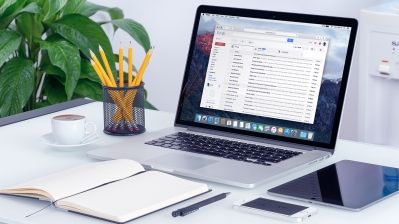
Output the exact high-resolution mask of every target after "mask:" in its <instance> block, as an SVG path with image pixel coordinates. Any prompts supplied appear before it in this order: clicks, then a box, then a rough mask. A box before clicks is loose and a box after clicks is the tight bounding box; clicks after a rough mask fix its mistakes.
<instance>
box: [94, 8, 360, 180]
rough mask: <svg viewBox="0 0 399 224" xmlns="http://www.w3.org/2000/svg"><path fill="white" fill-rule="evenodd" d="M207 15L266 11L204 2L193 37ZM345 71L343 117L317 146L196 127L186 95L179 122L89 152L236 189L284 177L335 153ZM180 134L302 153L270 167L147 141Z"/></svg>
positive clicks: (347, 57)
mask: <svg viewBox="0 0 399 224" xmlns="http://www.w3.org/2000/svg"><path fill="white" fill-rule="evenodd" d="M203 13H211V14H212V13H215V14H227V15H241V14H242V15H243V16H249V15H258V16H261V15H262V16H263V15H264V14H265V13H266V12H264V11H256V10H244V9H233V8H224V7H213V6H200V7H199V8H198V11H197V18H196V25H195V26H194V31H193V39H194V37H195V35H196V29H197V25H198V20H199V17H200V16H201V15H203ZM267 13H269V14H270V15H269V17H270V18H276V17H279V16H281V18H282V19H286V17H287V15H288V17H290V16H292V15H296V17H295V18H298V19H301V17H303V18H304V20H305V21H309V20H315V21H320V20H321V21H323V22H326V23H327V21H329V22H332V23H333V24H334V23H344V24H346V22H347V21H338V22H337V21H334V18H332V17H326V18H325V17H319V16H310V15H300V14H289V13H275V12H267ZM267 13H266V14H267ZM273 16H274V17H273ZM290 18H291V17H290ZM330 20H332V21H330ZM338 20H339V19H338ZM349 25H351V27H352V28H356V27H355V25H353V24H349ZM349 25H348V26H349ZM355 30H356V29H355ZM354 32H355V31H354ZM353 36H354V34H353V32H352V33H351V39H350V41H349V43H348V45H349V47H348V53H347V55H346V61H345V64H348V63H349V64H350V60H351V56H352V51H353V44H354V40H353V38H354V37H353ZM194 41H195V40H192V43H191V46H190V51H192V48H193V43H194ZM190 54H191V53H190ZM190 54H189V59H188V64H189V61H191V59H190V58H191V55H190ZM187 66H188V65H187ZM186 69H187V68H186ZM343 73H344V76H343V77H342V83H343V84H342V85H341V86H343V90H341V91H340V98H339V100H338V101H339V102H338V103H337V109H336V113H337V114H338V115H337V116H335V119H334V127H333V131H332V132H331V133H332V135H331V140H330V142H329V143H325V144H323V143H322V144H319V143H314V144H313V143H308V142H307V141H306V140H301V139H299V140H298V139H294V140H292V139H288V138H285V137H283V136H276V135H257V134H251V133H242V132H238V131H235V130H232V129H231V128H230V129H227V128H226V129H222V128H220V127H213V126H210V125H209V126H207V125H196V124H194V123H190V122H188V123H187V122H179V113H180V112H181V108H180V105H181V103H182V96H181V98H180V102H179V109H178V114H177V115H176V121H175V125H174V127H170V128H167V129H164V130H161V131H158V132H155V133H153V132H152V133H144V134H140V135H137V136H134V137H132V138H130V139H128V140H126V141H123V142H121V143H117V144H114V145H111V146H108V147H104V148H99V149H96V150H92V151H89V152H88V153H87V154H88V156H89V157H91V158H95V159H100V160H108V159H119V158H125V159H126V158H128V159H132V160H135V161H137V162H139V163H141V164H143V165H144V166H145V167H146V168H148V169H156V170H161V171H165V172H169V173H173V174H177V175H181V176H187V177H192V178H197V179H202V180H207V181H213V182H218V183H222V184H227V185H233V186H237V187H243V188H254V187H256V186H258V185H260V184H262V183H265V182H266V181H268V180H270V179H272V178H276V177H278V176H279V175H283V174H286V173H287V172H289V171H296V170H299V169H302V168H304V167H305V166H308V165H310V164H313V163H315V162H318V161H321V160H323V159H326V158H328V157H330V156H331V155H332V154H333V152H334V147H335V141H336V137H337V132H338V125H339V120H340V115H341V111H342V104H343V96H344V92H345V86H346V81H347V75H348V73H349V66H348V65H347V66H346V67H345V69H344V72H343ZM186 79H187V70H186V75H185V80H184V81H183V85H184V83H185V82H186V81H187V80H186ZM183 89H184V87H183ZM182 91H183V90H182ZM181 94H182V93H181ZM176 132H187V133H194V134H198V135H204V136H210V137H217V138H221V139H228V140H233V141H239V142H245V143H252V144H257V145H264V146H272V147H278V148H281V149H288V150H291V151H298V152H302V154H301V155H299V156H295V157H293V158H290V159H287V160H284V161H282V162H279V163H273V164H272V165H271V166H264V165H259V164H255V163H251V162H243V161H237V160H231V159H225V158H221V157H215V156H208V155H203V154H198V153H192V152H187V151H178V150H173V149H168V148H162V147H158V146H152V145H148V144H145V142H148V141H151V140H154V139H157V138H161V137H164V136H166V135H169V134H173V133H176Z"/></svg>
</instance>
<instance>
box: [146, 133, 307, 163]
mask: <svg viewBox="0 0 399 224" xmlns="http://www.w3.org/2000/svg"><path fill="white" fill-rule="evenodd" d="M145 144H148V145H154V146H160V147H163V148H169V149H175V150H181V151H187V152H193V153H200V154H205V155H210V156H217V157H223V158H226V159H233V160H238V161H245V162H251V163H256V164H261V165H265V166H270V165H271V163H278V162H281V161H283V160H286V159H289V158H291V157H294V156H297V155H300V154H302V153H301V152H295V151H290V150H284V149H279V148H274V147H268V146H262V145H255V144H248V143H243V142H237V141H230V140H225V139H219V138H212V137H208V136H202V135H196V134H189V133H184V132H177V133H174V134H171V135H167V136H165V137H162V138H158V139H155V140H152V141H149V142H146V143H145Z"/></svg>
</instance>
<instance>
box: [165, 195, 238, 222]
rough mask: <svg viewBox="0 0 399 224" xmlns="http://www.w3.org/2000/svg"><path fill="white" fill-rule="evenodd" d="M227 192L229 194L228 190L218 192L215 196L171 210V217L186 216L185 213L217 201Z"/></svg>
mask: <svg viewBox="0 0 399 224" xmlns="http://www.w3.org/2000/svg"><path fill="white" fill-rule="evenodd" d="M229 194H230V192H227V193H222V194H218V195H216V196H213V197H210V198H208V199H205V200H203V201H200V202H197V203H195V204H192V205H190V206H187V207H184V208H181V209H177V210H176V211H173V212H172V216H173V217H177V216H186V215H188V214H190V213H193V212H195V211H197V210H198V209H200V208H201V207H204V206H206V205H209V204H211V203H213V202H217V201H219V200H222V199H224V198H226V197H227V195H229Z"/></svg>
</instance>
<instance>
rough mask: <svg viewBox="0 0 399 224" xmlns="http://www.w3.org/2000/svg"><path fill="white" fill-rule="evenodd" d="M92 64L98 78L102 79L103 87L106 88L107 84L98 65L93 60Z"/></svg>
mask: <svg viewBox="0 0 399 224" xmlns="http://www.w3.org/2000/svg"><path fill="white" fill-rule="evenodd" d="M90 63H91V66H92V67H93V69H94V71H95V72H96V74H97V76H98V78H100V80H101V83H102V85H103V86H106V85H107V83H106V82H105V80H104V77H103V76H102V75H101V73H100V71H99V70H98V68H97V66H96V63H94V61H93V60H90Z"/></svg>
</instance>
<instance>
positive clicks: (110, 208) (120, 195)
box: [57, 171, 208, 222]
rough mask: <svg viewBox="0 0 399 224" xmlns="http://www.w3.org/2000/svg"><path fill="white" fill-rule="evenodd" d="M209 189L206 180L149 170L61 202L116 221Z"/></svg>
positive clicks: (84, 211)
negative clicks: (202, 181)
mask: <svg viewBox="0 0 399 224" xmlns="http://www.w3.org/2000/svg"><path fill="white" fill-rule="evenodd" d="M206 191H208V187H207V185H206V184H201V183H196V182H193V181H189V180H185V179H182V178H178V177H175V176H172V175H170V174H164V173H161V172H158V171H147V172H144V173H141V174H139V175H136V176H133V177H130V178H128V179H125V180H121V181H118V182H114V183H111V184H108V185H105V186H102V187H100V188H96V189H93V190H90V191H88V192H84V193H82V194H78V195H75V196H72V197H69V198H66V199H63V200H60V201H59V202H57V206H58V207H60V208H64V209H67V210H71V211H75V212H81V213H86V214H88V215H92V216H98V217H100V218H103V219H107V220H112V221H115V222H126V221H129V220H131V219H134V218H137V217H140V216H143V215H145V214H147V213H150V212H153V211H156V210H158V209H161V208H164V207H167V206H169V205H172V204H175V203H177V202H180V201H183V200H185V199H188V198H190V197H194V196H196V195H199V194H201V193H204V192H206Z"/></svg>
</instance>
